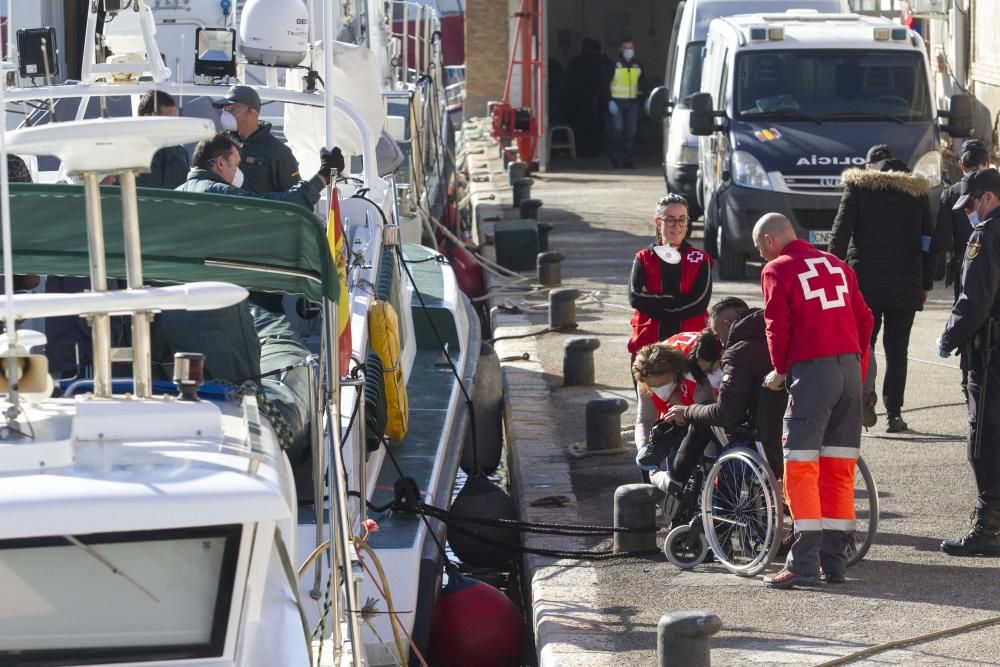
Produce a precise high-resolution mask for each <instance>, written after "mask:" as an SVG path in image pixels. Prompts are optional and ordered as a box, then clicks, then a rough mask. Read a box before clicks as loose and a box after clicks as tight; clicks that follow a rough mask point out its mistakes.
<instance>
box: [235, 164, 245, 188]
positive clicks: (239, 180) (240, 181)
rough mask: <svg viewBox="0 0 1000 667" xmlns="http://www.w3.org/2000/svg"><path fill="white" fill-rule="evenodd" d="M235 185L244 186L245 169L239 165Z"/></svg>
mask: <svg viewBox="0 0 1000 667" xmlns="http://www.w3.org/2000/svg"><path fill="white" fill-rule="evenodd" d="M233 187H237V188H242V187H243V170H242V169H240V168H239V167H236V175H235V176H233Z"/></svg>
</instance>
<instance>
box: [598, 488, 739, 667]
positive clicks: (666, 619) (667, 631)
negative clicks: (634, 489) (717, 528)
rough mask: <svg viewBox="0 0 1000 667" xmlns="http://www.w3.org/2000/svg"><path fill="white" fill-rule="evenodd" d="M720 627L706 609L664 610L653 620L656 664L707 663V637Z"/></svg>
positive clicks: (693, 666)
mask: <svg viewBox="0 0 1000 667" xmlns="http://www.w3.org/2000/svg"><path fill="white" fill-rule="evenodd" d="M635 486H638V485H635ZM622 488H625V487H619V489H622ZM617 499H618V495H617V493H616V494H615V500H617ZM615 518H616V519H617V515H615ZM616 525H617V524H616ZM721 629H722V619H720V618H719V617H718V616H716V615H715V614H713V613H711V612H708V611H678V612H675V613H673V614H664V615H663V616H661V617H660V622H659V623H657V624H656V664H657V667H710V666H711V664H712V653H711V651H712V648H711V646H710V644H709V638H710V637H711V636H712V635H714V634H715V633H716V632H718V631H719V630H721Z"/></svg>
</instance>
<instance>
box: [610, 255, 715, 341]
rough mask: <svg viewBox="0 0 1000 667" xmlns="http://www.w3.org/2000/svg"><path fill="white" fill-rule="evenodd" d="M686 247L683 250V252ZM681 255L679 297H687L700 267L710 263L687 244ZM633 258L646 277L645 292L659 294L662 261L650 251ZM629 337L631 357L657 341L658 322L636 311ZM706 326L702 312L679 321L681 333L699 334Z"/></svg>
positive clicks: (705, 319)
mask: <svg viewBox="0 0 1000 667" xmlns="http://www.w3.org/2000/svg"><path fill="white" fill-rule="evenodd" d="M685 246H686V248H685ZM681 250H682V251H683V255H682V256H681V284H680V293H681V294H690V293H691V290H692V289H694V281H695V280H696V279H697V278H698V272H699V271H701V265H702V264H704V263H705V262H711V259H709V256H708V253H706V252H705V251H703V250H699V249H698V248H694V247H692V246H690V245H687V243H684V244H683V245H682V246H681ZM636 257H637V258H638V259H639V261H641V262H642V269H643V272H644V273H645V275H646V291H647V292H649V293H650V294H661V293H662V292H661V290H662V289H663V283H662V282H661V279H660V267H661V265H662V263H663V262H662V260H661V259H660V258H659V257H658V256H657V255H656V253H655V252H653V250H652V248H643V249H642V250H640V251H639V252H637V253H636ZM631 324H632V337H631V338H630V339H629V341H628V351H629V352H631V353H632V355H633V356H634V355H635V353H636V352H638V351H639V349H640V348H642V347H643V346H644V345H651V344H653V343H657V342H659V340H660V322H659V320H656V319H654V318H652V317H650V316H649V315H646V314H645V313H642V312H639V311H638V310H637V311H635V312H634V313H632V320H631ZM706 326H708V311H707V310H706V311H704V312H702V313H700V314H698V315H695V316H694V317H689V318H688V319H686V320H682V321H681V331H682V332H683V331H701V330H702V329H704V328H705V327H706Z"/></svg>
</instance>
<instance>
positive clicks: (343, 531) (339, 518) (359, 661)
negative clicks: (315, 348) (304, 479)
mask: <svg viewBox="0 0 1000 667" xmlns="http://www.w3.org/2000/svg"><path fill="white" fill-rule="evenodd" d="M346 297H347V295H346V294H345V295H341V298H346ZM324 309H325V311H326V312H325V318H326V322H325V323H324V329H325V335H326V339H327V343H326V349H327V352H328V354H327V358H326V365H327V373H328V376H329V378H330V380H331V384H330V389H331V394H332V396H330V400H329V403H328V404H327V409H326V412H327V419H326V421H327V428H328V429H329V433H330V435H331V436H332V438H331V440H330V444H331V449H332V450H333V451H332V452H331V456H330V487H331V494H330V521H331V524H335V525H331V537H332V539H333V542H334V546H335V548H336V560H337V562H338V563H339V564H340V567H341V575H342V576H343V582H344V600H345V602H346V603H347V633H348V638H349V639H350V640H351V651H352V653H353V656H354V664H355V665H363V664H364V663H365V660H364V645H363V644H362V640H361V626H360V624H359V618H358V616H359V614H360V613H361V605H360V603H359V601H358V594H357V590H356V589H355V587H354V573H353V572H352V571H351V567H352V565H351V564H352V558H351V548H352V534H351V524H350V519H349V517H348V515H347V489H346V488H345V487H344V483H345V481H346V474H347V472H346V470H345V467H344V452H343V450H342V449H341V447H342V445H343V443H342V441H341V433H340V425H341V414H340V376H339V374H338V369H337V359H338V358H339V356H338V355H339V347H340V346H339V341H338V338H339V336H338V334H337V309H336V307H335V304H333V303H332V302H331V301H330V300H329V299H326V300H324Z"/></svg>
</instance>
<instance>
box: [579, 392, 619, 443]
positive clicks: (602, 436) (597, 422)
mask: <svg viewBox="0 0 1000 667" xmlns="http://www.w3.org/2000/svg"><path fill="white" fill-rule="evenodd" d="M627 409H628V401H626V400H625V399H624V398H619V397H617V396H616V397H612V398H592V399H590V400H589V401H587V408H586V410H585V415H586V419H585V422H586V423H585V424H584V429H585V430H586V432H587V451H591V452H595V451H600V450H603V449H621V448H622V413H623V412H625V411H626V410H627Z"/></svg>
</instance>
